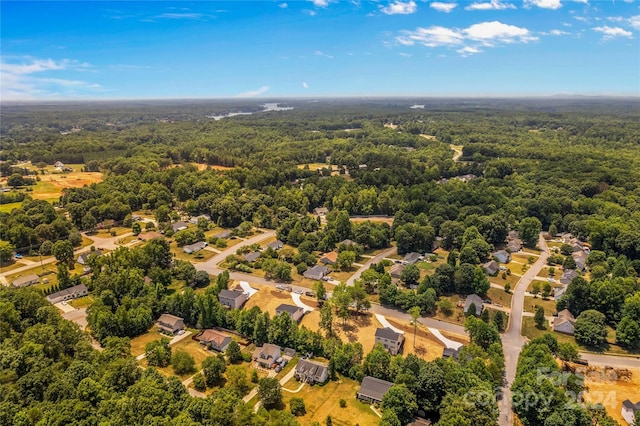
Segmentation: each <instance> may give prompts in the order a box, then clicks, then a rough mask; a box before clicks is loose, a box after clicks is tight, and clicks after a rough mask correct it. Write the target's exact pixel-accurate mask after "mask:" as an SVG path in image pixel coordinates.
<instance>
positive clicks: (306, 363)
mask: <svg viewBox="0 0 640 426" xmlns="http://www.w3.org/2000/svg"><path fill="white" fill-rule="evenodd" d="M294 374H295V378H296V379H298V380H300V381H301V382H304V383H309V384H310V385H313V384H314V383H324V382H326V381H327V379H328V378H329V365H328V364H323V363H320V362H316V361H311V360H309V359H301V360H300V361H298V364H296V371H295V373H294Z"/></svg>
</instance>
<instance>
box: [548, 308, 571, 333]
mask: <svg viewBox="0 0 640 426" xmlns="http://www.w3.org/2000/svg"><path fill="white" fill-rule="evenodd" d="M575 323H576V319H575V317H574V316H573V314H572V313H571V312H569V310H568V309H565V310H563V311H560V312H558V316H557V317H556V318H555V319H554V320H553V331H557V332H559V333H564V334H569V335H571V336H573V332H574V331H575Z"/></svg>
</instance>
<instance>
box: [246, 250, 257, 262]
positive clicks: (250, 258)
mask: <svg viewBox="0 0 640 426" xmlns="http://www.w3.org/2000/svg"><path fill="white" fill-rule="evenodd" d="M259 257H260V252H259V251H254V252H251V253H247V254H245V255H244V260H246V261H247V262H255V261H256V260H258V258H259Z"/></svg>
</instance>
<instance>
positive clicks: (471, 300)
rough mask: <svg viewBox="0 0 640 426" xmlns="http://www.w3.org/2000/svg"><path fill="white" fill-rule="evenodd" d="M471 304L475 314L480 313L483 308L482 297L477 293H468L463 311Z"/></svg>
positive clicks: (466, 310)
mask: <svg viewBox="0 0 640 426" xmlns="http://www.w3.org/2000/svg"><path fill="white" fill-rule="evenodd" d="M472 304H473V305H475V307H476V312H475V314H476V315H480V314H481V313H482V310H483V309H484V302H483V300H482V298H481V297H480V296H478V295H477V294H470V295H469V296H467V300H466V301H465V302H464V309H463V310H464V313H465V314H466V313H467V312H468V311H469V308H471V305H472Z"/></svg>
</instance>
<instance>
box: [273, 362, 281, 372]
mask: <svg viewBox="0 0 640 426" xmlns="http://www.w3.org/2000/svg"><path fill="white" fill-rule="evenodd" d="M274 371H275V372H276V373H279V372H280V371H282V366H281V365H280V364H278V365H276V368H275V369H274Z"/></svg>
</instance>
